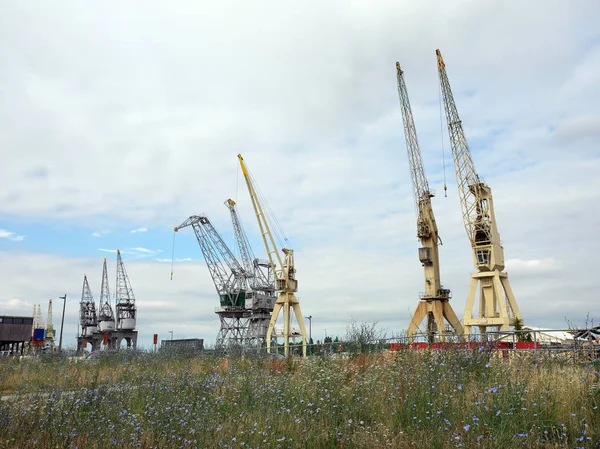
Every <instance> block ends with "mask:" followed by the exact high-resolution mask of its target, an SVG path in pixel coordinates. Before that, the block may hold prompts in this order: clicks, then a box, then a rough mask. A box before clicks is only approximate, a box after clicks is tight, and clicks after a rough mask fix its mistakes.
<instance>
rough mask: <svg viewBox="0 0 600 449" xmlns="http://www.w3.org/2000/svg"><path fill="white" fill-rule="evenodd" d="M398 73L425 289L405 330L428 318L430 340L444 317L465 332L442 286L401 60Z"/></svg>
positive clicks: (435, 234)
mask: <svg viewBox="0 0 600 449" xmlns="http://www.w3.org/2000/svg"><path fill="white" fill-rule="evenodd" d="M396 72H397V80H398V98H399V99H400V108H401V109H402V122H403V124H404V137H405V139H406V151H407V153H408V163H409V167H410V175H411V178H412V183H413V193H414V197H415V203H416V206H417V237H418V238H419V240H420V241H421V245H422V247H421V248H419V260H420V261H421V263H422V264H423V269H424V273H425V292H424V293H422V294H421V295H420V301H419V305H418V306H417V309H416V310H415V313H414V315H413V317H412V319H411V321H410V324H409V326H408V330H407V332H406V333H407V335H408V337H412V336H413V335H414V334H415V332H416V331H417V328H418V327H419V325H420V324H421V322H422V321H423V320H424V319H425V318H427V334H428V338H429V339H430V340H431V339H433V338H434V334H435V333H438V334H441V335H442V338H443V333H444V329H445V326H444V319H446V321H448V323H449V324H450V326H452V328H453V329H454V332H455V333H457V334H463V332H464V331H463V327H462V325H461V324H460V321H459V319H458V317H457V316H456V314H455V313H454V310H453V309H452V306H451V305H450V302H449V301H450V297H451V295H450V290H449V289H447V288H443V286H442V284H441V282H440V260H439V249H438V242H440V243H441V240H440V237H439V235H438V228H437V224H436V221H435V216H434V214H433V207H432V206H431V198H433V196H434V193H433V192H432V191H431V190H430V189H429V184H428V182H427V177H426V176H425V170H424V169H423V159H422V157H421V151H420V149H419V141H418V139H417V130H416V128H415V123H414V120H413V115H412V110H411V107H410V101H409V100H408V92H407V90H406V83H405V81H404V72H403V70H402V68H401V67H400V63H399V62H396Z"/></svg>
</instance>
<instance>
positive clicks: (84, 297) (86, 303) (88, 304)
mask: <svg viewBox="0 0 600 449" xmlns="http://www.w3.org/2000/svg"><path fill="white" fill-rule="evenodd" d="M79 321H80V323H81V329H82V330H83V333H84V335H91V334H92V333H94V332H96V328H97V326H98V317H97V315H96V303H95V302H94V297H93V296H92V291H91V290H90V285H89V283H88V280H87V276H86V275H85V274H84V275H83V288H82V290H81V301H80V303H79Z"/></svg>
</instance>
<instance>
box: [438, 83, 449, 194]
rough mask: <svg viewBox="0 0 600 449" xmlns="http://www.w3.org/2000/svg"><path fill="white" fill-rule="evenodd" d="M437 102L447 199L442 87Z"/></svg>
mask: <svg viewBox="0 0 600 449" xmlns="http://www.w3.org/2000/svg"><path fill="white" fill-rule="evenodd" d="M438 100H439V103H440V139H441V141H442V165H443V167H444V197H445V198H447V197H448V188H447V187H446V157H445V151H444V124H443V118H442V87H441V86H440V90H439V91H438Z"/></svg>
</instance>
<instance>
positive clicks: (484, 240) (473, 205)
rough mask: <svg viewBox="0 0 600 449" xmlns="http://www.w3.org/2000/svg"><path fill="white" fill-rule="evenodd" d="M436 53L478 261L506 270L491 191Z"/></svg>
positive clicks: (460, 192) (467, 222)
mask: <svg viewBox="0 0 600 449" xmlns="http://www.w3.org/2000/svg"><path fill="white" fill-rule="evenodd" d="M436 54H437V58H438V72H439V76H440V85H441V89H442V97H443V99H444V110H445V112H446V122H447V125H448V135H449V136H450V145H451V148H452V158H453V160H454V171H455V173H456V182H457V184H458V195H459V198H460V205H461V211H462V215H463V222H464V225H465V229H466V231H467V235H468V237H469V241H470V242H471V246H472V247H473V248H474V249H475V248H478V247H480V251H479V253H477V254H476V256H475V257H476V259H475V260H476V264H477V265H478V266H479V267H481V268H486V267H487V269H489V270H493V269H498V270H503V269H504V254H503V250H502V247H501V245H500V235H499V234H498V230H497V227H496V219H495V217H494V210H493V207H492V206H491V199H492V191H491V189H490V187H488V186H487V185H486V184H485V183H484V182H483V180H481V179H480V177H479V175H478V174H477V172H476V170H475V164H474V163H473V159H472V157H471V152H470V151H469V145H468V143H467V139H466V137H465V133H464V131H463V127H462V122H461V120H460V117H459V115H458V110H457V109H456V104H455V102H454V97H453V95H452V89H451V88H450V82H449V81H448V75H447V74H446V65H445V63H444V60H443V58H442V54H441V53H440V51H439V50H436ZM490 246H494V248H493V249H494V251H491V248H489V249H486V247H490Z"/></svg>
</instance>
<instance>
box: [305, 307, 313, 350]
mask: <svg viewBox="0 0 600 449" xmlns="http://www.w3.org/2000/svg"><path fill="white" fill-rule="evenodd" d="M306 318H308V344H309V345H311V346H310V351H309V352H310V353H311V354H312V351H313V347H312V315H309V316H307V317H306Z"/></svg>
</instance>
